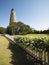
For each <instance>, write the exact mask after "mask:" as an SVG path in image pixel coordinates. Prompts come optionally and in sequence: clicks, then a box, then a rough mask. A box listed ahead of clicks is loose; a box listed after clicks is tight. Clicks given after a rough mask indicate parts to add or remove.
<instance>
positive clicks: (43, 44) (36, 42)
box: [15, 37, 49, 50]
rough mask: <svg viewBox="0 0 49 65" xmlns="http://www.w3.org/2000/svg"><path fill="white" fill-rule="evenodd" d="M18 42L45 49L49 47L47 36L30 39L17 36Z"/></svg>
mask: <svg viewBox="0 0 49 65" xmlns="http://www.w3.org/2000/svg"><path fill="white" fill-rule="evenodd" d="M15 41H16V43H19V44H24V45H25V46H27V45H32V46H34V47H36V48H38V49H43V50H44V49H45V48H46V50H47V47H49V39H46V38H34V39H32V38H31V39H30V38H27V37H17V38H15ZM48 49H49V48H48Z"/></svg>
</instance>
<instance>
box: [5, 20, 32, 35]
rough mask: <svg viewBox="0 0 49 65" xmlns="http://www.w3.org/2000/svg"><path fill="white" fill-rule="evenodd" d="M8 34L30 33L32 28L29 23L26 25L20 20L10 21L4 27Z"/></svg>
mask: <svg viewBox="0 0 49 65" xmlns="http://www.w3.org/2000/svg"><path fill="white" fill-rule="evenodd" d="M6 33H8V34H28V33H32V29H31V28H30V26H29V25H26V24H24V23H22V22H20V21H19V22H11V23H10V25H9V26H8V27H7V29H6Z"/></svg>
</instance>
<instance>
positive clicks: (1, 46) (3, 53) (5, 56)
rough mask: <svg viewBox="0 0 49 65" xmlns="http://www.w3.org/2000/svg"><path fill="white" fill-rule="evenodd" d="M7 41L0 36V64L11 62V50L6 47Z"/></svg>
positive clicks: (6, 64)
mask: <svg viewBox="0 0 49 65" xmlns="http://www.w3.org/2000/svg"><path fill="white" fill-rule="evenodd" d="M8 46H9V41H8V40H7V39H6V38H5V37H3V36H0V65H12V64H10V62H11V53H12V52H11V51H10V50H9V49H8Z"/></svg>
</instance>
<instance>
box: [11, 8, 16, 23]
mask: <svg viewBox="0 0 49 65" xmlns="http://www.w3.org/2000/svg"><path fill="white" fill-rule="evenodd" d="M11 22H16V12H15V10H14V9H13V8H12V9H11V14H10V23H11Z"/></svg>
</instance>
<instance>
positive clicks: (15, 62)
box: [8, 42, 35, 65]
mask: <svg viewBox="0 0 49 65" xmlns="http://www.w3.org/2000/svg"><path fill="white" fill-rule="evenodd" d="M8 49H10V51H11V52H12V57H11V59H12V61H11V62H10V63H11V64H12V65H35V64H34V63H33V62H32V61H33V60H32V61H29V60H28V59H27V57H26V53H25V52H24V50H22V49H21V48H20V47H19V46H18V45H16V44H12V43H11V42H10V43H9V47H8Z"/></svg>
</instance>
